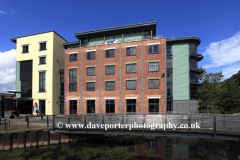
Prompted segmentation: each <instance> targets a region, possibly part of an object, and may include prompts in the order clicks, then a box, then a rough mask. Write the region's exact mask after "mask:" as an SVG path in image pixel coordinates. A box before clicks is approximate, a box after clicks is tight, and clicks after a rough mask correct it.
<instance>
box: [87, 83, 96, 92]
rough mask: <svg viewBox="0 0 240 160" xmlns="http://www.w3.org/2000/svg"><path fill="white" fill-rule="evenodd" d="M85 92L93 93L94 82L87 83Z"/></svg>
mask: <svg viewBox="0 0 240 160" xmlns="http://www.w3.org/2000/svg"><path fill="white" fill-rule="evenodd" d="M87 91H95V82H87Z"/></svg>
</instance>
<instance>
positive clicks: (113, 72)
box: [106, 65, 115, 75]
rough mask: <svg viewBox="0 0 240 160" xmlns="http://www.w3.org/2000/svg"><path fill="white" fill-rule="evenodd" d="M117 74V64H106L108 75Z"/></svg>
mask: <svg viewBox="0 0 240 160" xmlns="http://www.w3.org/2000/svg"><path fill="white" fill-rule="evenodd" d="M110 74H115V65H111V66H106V75H110Z"/></svg>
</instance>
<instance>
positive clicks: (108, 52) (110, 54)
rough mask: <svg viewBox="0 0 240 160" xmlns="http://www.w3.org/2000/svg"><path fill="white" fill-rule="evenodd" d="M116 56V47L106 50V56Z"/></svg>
mask: <svg viewBox="0 0 240 160" xmlns="http://www.w3.org/2000/svg"><path fill="white" fill-rule="evenodd" d="M114 57H115V49H109V50H106V58H114Z"/></svg>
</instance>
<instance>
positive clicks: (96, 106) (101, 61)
mask: <svg viewBox="0 0 240 160" xmlns="http://www.w3.org/2000/svg"><path fill="white" fill-rule="evenodd" d="M75 36H76V37H77V38H78V41H74V42H68V43H64V44H63V46H64V48H65V67H64V71H63V70H61V72H62V74H63V72H65V76H64V77H65V81H64V82H65V96H64V98H62V99H64V100H65V101H62V107H65V109H62V110H65V114H81V113H120V112H165V111H179V112H197V106H198V104H197V103H198V101H197V85H198V83H197V74H199V73H201V70H198V69H197V62H198V61H199V60H201V59H202V58H203V57H202V56H201V55H199V54H197V46H198V45H199V44H200V39H199V38H198V37H180V38H170V39H167V38H165V37H163V36H156V22H148V23H140V24H133V25H126V26H119V27H112V28H105V29H99V30H93V31H86V32H79V33H75Z"/></svg>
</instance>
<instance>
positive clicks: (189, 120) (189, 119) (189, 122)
mask: <svg viewBox="0 0 240 160" xmlns="http://www.w3.org/2000/svg"><path fill="white" fill-rule="evenodd" d="M188 128H189V130H188V136H190V133H191V116H190V115H189V116H188Z"/></svg>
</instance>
